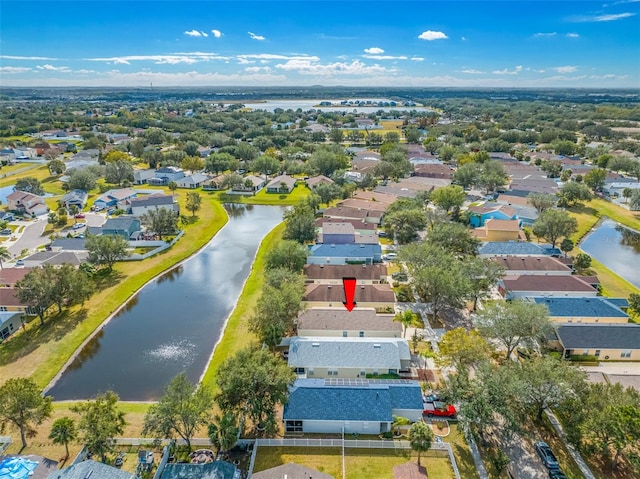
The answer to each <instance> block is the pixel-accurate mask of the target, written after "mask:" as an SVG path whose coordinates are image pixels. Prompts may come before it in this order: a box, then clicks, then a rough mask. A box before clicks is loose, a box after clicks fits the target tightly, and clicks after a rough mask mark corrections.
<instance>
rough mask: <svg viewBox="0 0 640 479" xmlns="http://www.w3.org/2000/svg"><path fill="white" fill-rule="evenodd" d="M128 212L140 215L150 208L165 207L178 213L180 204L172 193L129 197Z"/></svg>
mask: <svg viewBox="0 0 640 479" xmlns="http://www.w3.org/2000/svg"><path fill="white" fill-rule="evenodd" d="M128 207H129V208H128V209H129V213H131V214H132V215H133V216H136V217H138V218H139V217H140V216H142V215H144V214H146V213H148V212H149V211H150V210H156V209H166V210H171V211H174V212H176V213H178V214H179V213H180V205H179V204H178V202H177V201H176V199H175V197H174V196H173V195H146V196H141V197H138V198H131V199H130V200H129V201H128Z"/></svg>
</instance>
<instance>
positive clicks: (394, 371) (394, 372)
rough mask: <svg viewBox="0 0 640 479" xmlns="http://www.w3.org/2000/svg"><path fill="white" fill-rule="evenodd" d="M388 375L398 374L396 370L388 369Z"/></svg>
mask: <svg viewBox="0 0 640 479" xmlns="http://www.w3.org/2000/svg"><path fill="white" fill-rule="evenodd" d="M389 374H398V370H397V369H389Z"/></svg>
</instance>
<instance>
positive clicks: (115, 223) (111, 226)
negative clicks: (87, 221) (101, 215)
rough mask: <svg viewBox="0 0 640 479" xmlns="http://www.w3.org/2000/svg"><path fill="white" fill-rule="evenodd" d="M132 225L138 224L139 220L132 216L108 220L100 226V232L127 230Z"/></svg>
mask: <svg viewBox="0 0 640 479" xmlns="http://www.w3.org/2000/svg"><path fill="white" fill-rule="evenodd" d="M132 223H136V224H139V223H140V220H138V219H137V218H135V217H133V216H119V217H117V218H109V219H108V220H107V221H106V222H105V223H104V225H102V230H103V231H104V230H115V231H120V230H128V229H129V227H130V226H131V224H132Z"/></svg>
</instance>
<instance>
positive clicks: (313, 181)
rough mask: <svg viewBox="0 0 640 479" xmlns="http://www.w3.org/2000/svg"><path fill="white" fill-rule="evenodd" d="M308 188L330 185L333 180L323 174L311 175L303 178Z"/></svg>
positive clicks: (313, 188)
mask: <svg viewBox="0 0 640 479" xmlns="http://www.w3.org/2000/svg"><path fill="white" fill-rule="evenodd" d="M304 182H305V184H306V185H307V187H308V188H309V189H310V190H315V189H316V187H317V186H318V185H332V184H333V183H334V181H333V180H332V179H331V178H327V177H326V176H324V175H318V176H312V177H311V178H307V179H305V180H304Z"/></svg>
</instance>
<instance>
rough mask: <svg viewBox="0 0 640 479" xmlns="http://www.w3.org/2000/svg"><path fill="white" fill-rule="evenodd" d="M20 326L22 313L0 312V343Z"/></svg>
mask: <svg viewBox="0 0 640 479" xmlns="http://www.w3.org/2000/svg"><path fill="white" fill-rule="evenodd" d="M20 326H22V313H19V312H15V311H4V312H0V343H1V342H2V341H4V340H5V339H7V338H8V337H9V336H11V335H12V334H13V333H15V332H16V331H17V330H18V329H20Z"/></svg>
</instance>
